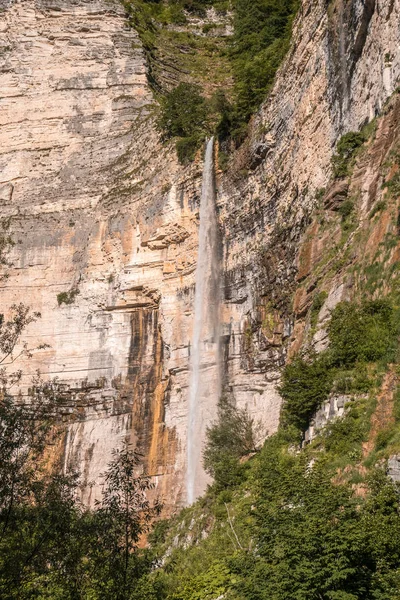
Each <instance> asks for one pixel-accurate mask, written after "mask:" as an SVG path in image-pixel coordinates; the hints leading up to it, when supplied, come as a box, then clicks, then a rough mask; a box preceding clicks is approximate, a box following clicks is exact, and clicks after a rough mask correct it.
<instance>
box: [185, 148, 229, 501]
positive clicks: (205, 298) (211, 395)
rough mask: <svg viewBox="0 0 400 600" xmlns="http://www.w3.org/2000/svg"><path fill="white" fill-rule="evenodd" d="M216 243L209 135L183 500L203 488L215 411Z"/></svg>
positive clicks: (217, 387)
mask: <svg viewBox="0 0 400 600" xmlns="http://www.w3.org/2000/svg"><path fill="white" fill-rule="evenodd" d="M219 263H220V247H219V236H218V222H217V213H216V194H215V176H214V138H211V139H210V140H208V142H207V148H206V154H205V161H204V171H203V184H202V191H201V201H200V229H199V250H198V259H197V270H196V291H195V303H194V325H193V338H192V344H191V370H190V386H189V422H188V440H187V480H186V490H187V503H188V504H192V503H193V502H194V501H195V500H196V498H198V497H199V496H200V495H201V494H202V493H203V492H204V491H205V488H206V486H207V483H208V476H207V475H206V473H205V472H204V469H203V465H202V462H203V460H202V450H203V445H204V440H205V434H206V428H207V425H208V424H209V423H210V422H211V421H212V420H213V419H214V418H215V417H216V413H217V406H218V400H219V396H220V391H221V366H220V341H219V340H220V332H219V328H220V315H219V312H220V291H219V290H220V264H219Z"/></svg>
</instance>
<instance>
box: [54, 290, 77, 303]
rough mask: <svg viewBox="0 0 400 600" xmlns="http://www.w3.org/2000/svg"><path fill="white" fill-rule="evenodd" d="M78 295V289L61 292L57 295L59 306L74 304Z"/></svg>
mask: <svg viewBox="0 0 400 600" xmlns="http://www.w3.org/2000/svg"><path fill="white" fill-rule="evenodd" d="M78 294H79V290H78V289H77V288H74V289H72V290H69V292H60V293H59V294H57V302H58V306H61V304H73V303H74V302H75V298H76V296H77V295H78Z"/></svg>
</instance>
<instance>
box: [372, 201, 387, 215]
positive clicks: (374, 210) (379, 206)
mask: <svg viewBox="0 0 400 600" xmlns="http://www.w3.org/2000/svg"><path fill="white" fill-rule="evenodd" d="M385 208H386V202H385V201H384V200H380V201H379V202H377V203H376V204H375V206H374V207H373V208H372V210H371V212H370V213H369V218H370V219H373V218H374V216H375V215H376V214H377V213H378V212H381V211H382V210H385Z"/></svg>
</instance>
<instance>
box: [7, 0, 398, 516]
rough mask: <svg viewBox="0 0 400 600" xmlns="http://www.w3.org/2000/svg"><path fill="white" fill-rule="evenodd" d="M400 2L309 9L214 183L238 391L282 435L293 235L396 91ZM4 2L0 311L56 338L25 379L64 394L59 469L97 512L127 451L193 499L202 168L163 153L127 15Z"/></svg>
mask: <svg viewBox="0 0 400 600" xmlns="http://www.w3.org/2000/svg"><path fill="white" fill-rule="evenodd" d="M399 4H400V3H399V1H398V0H379V1H378V0H376V2H371V1H368V2H361V0H351V1H350V0H349V1H348V2H343V3H342V2H341V0H336V1H334V2H331V3H330V4H329V6H327V5H326V3H325V2H323V1H322V0H304V1H303V4H302V9H301V12H300V15H299V18H298V20H297V24H296V27H295V33H294V39H293V44H292V48H291V50H290V53H289V55H288V57H287V59H286V62H285V64H284V66H283V68H282V69H281V72H280V74H279V76H278V78H277V82H276V85H275V88H274V91H273V93H272V95H271V97H270V99H269V100H268V102H267V103H266V104H265V106H263V108H262V110H261V111H260V113H259V115H258V116H257V117H256V118H255V119H254V123H253V126H252V135H251V137H250V139H249V141H248V143H246V144H245V145H244V146H243V147H242V148H241V149H240V150H239V152H238V153H237V155H236V156H235V158H234V164H233V166H232V169H231V170H230V171H228V173H227V174H226V175H222V174H219V176H218V188H219V189H218V192H219V195H218V203H219V211H220V224H221V231H222V233H223V237H224V270H225V277H224V282H223V287H224V294H225V304H224V331H223V341H224V353H225V361H226V367H225V382H224V383H225V393H228V394H231V395H232V396H233V397H234V398H235V400H236V401H237V402H238V403H239V404H240V405H242V406H243V405H247V406H248V407H249V410H250V411H251V412H252V413H253V414H254V416H256V417H257V418H261V419H262V420H263V422H264V427H265V429H266V430H268V431H270V432H272V431H273V430H274V429H276V427H277V423H278V419H279V409H280V401H279V396H278V394H277V392H276V382H277V380H278V377H279V368H280V366H281V365H282V364H283V363H284V361H285V355H286V350H285V345H286V343H287V342H288V340H289V339H291V340H292V341H293V339H294V338H295V337H296V324H295V323H294V322H293V319H292V317H291V314H292V312H291V302H290V295H291V292H292V290H293V283H294V277H295V274H296V271H297V263H296V255H297V247H298V240H299V238H300V235H301V232H302V230H303V228H304V225H305V223H306V222H307V219H308V216H309V214H310V212H311V210H312V208H313V205H314V204H315V192H316V190H317V189H318V188H320V187H323V186H325V185H326V182H327V180H328V177H329V170H330V166H329V165H330V159H331V155H332V151H333V148H334V144H335V142H336V140H337V138H338V137H339V136H340V135H341V134H342V133H344V132H346V131H348V130H351V129H358V128H359V126H361V125H362V124H363V123H364V122H365V121H366V120H368V119H370V118H371V117H373V116H374V114H375V113H376V112H378V111H380V110H381V109H382V107H383V105H384V102H385V100H386V98H387V97H388V96H389V95H390V94H391V93H392V91H393V90H394V88H395V87H396V86H397V85H398V78H399V70H400V62H399V39H400V33H399V24H400V6H399ZM0 8H1V9H2V12H1V13H0V32H1V42H0V44H1V49H0V65H1V66H0V69H1V71H0V79H1V85H0V96H1V98H0V107H1V110H0V119H1V123H0V125H1V127H0V148H1V150H0V198H1V206H0V211H1V215H2V216H11V217H12V229H13V235H14V239H15V242H16V246H15V247H14V249H13V253H12V259H13V262H14V266H13V268H12V270H11V273H10V274H11V277H10V278H9V279H8V281H7V282H6V283H5V284H4V287H3V289H1V305H2V306H4V307H7V306H10V305H11V304H12V303H13V302H15V301H20V300H23V301H24V302H25V303H26V304H28V305H30V306H32V308H33V309H35V310H40V311H41V313H42V319H41V320H40V321H38V322H37V323H36V324H32V325H31V326H30V328H29V330H28V331H27V340H28V341H30V340H31V341H32V342H33V341H34V342H35V343H37V342H39V343H41V342H45V343H47V344H49V346H50V348H48V349H47V350H46V351H42V352H40V353H37V354H35V355H34V357H33V358H32V359H31V360H30V361H29V362H28V363H27V364H24V365H22V367H23V369H24V373H25V375H26V376H25V381H24V383H25V384H28V382H29V378H30V373H32V372H33V371H34V370H35V369H36V368H40V370H41V371H42V372H43V373H44V374H49V376H52V377H57V378H59V380H60V381H61V382H63V383H65V384H66V386H68V389H69V390H70V391H69V400H68V401H66V403H65V407H64V418H65V421H66V423H67V424H68V425H67V434H66V439H65V464H73V465H75V466H76V467H77V468H79V470H80V471H81V472H82V482H83V488H82V497H83V499H84V500H85V501H86V502H89V503H91V502H93V501H94V499H95V498H96V497H98V496H99V493H100V489H99V474H100V473H101V472H102V471H104V469H105V467H106V464H107V462H108V461H109V459H110V457H111V452H112V449H113V448H118V447H119V446H120V444H121V443H122V441H123V440H124V439H128V440H132V441H133V442H134V443H136V444H138V445H139V448H140V450H141V451H142V452H143V454H144V464H145V467H146V468H147V470H148V471H149V472H150V473H151V474H152V475H153V476H154V479H155V482H156V484H157V488H156V489H157V492H158V493H160V494H161V496H163V497H164V499H165V500H166V505H167V507H168V509H171V507H172V506H174V505H176V504H179V502H182V501H183V500H184V497H185V493H184V482H185V468H186V430H187V396H188V364H189V343H190V339H191V334H192V331H191V328H192V321H193V314H192V311H193V299H194V293H193V292H194V271H195V266H196V256H197V231H198V206H199V190H200V183H201V169H202V165H201V163H200V162H197V163H195V164H194V165H193V166H192V167H190V168H188V169H183V168H182V167H180V166H179V165H178V164H177V161H176V158H175V154H174V152H173V150H172V149H171V147H169V146H163V145H161V143H160V140H159V136H158V134H157V131H156V129H155V127H154V118H153V109H154V100H153V97H152V94H151V90H150V88H149V86H148V84H147V80H146V62H145V56H144V53H143V50H142V48H141V44H140V41H139V38H138V36H137V34H136V33H135V32H134V31H132V30H131V29H128V28H127V27H126V23H125V20H124V13H123V11H122V9H121V7H120V5H119V3H117V2H108V1H106V0H93V1H89V0H88V1H85V0H23V1H22V0H19V1H18V0H14V1H12V0H7V1H4V0H0ZM70 292H79V293H76V294H75V295H74V301H73V302H72V303H71V304H65V303H61V304H59V301H58V300H60V299H61V300H62V296H61V297H60V296H59V294H62V293H70ZM57 297H58V299H57ZM64 298H65V296H64ZM91 482H94V485H91Z"/></svg>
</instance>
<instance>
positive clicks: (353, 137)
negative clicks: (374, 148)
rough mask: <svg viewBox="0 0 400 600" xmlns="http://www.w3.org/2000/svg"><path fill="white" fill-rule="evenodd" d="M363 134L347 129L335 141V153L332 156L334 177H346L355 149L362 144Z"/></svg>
mask: <svg viewBox="0 0 400 600" xmlns="http://www.w3.org/2000/svg"><path fill="white" fill-rule="evenodd" d="M364 142H365V136H364V135H363V133H361V132H355V131H349V133H346V134H345V135H343V136H342V137H341V138H340V140H339V141H338V143H337V146H336V154H334V156H333V158H332V166H333V174H334V177H337V178H341V177H347V175H349V173H350V168H351V167H352V165H353V163H354V158H355V156H356V153H357V150H359V148H360V147H361V146H362V145H363V144H364Z"/></svg>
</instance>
